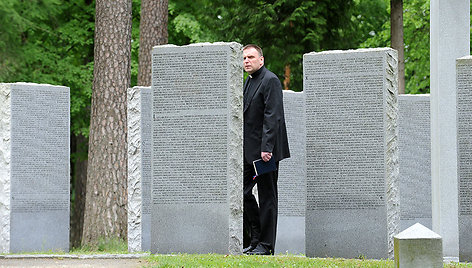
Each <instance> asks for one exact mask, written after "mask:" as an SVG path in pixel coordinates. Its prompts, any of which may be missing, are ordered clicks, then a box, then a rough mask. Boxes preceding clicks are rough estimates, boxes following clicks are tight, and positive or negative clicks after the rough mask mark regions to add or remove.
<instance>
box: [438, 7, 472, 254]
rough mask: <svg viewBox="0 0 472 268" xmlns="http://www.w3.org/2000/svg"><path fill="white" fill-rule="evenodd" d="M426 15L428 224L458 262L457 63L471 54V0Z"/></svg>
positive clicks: (446, 251) (445, 252) (447, 251)
mask: <svg viewBox="0 0 472 268" xmlns="http://www.w3.org/2000/svg"><path fill="white" fill-rule="evenodd" d="M430 17H431V23H430V24H431V27H430V28H431V30H430V59H431V62H430V70H431V76H430V80H431V90H430V92H431V180H432V182H431V191H432V199H431V200H432V223H433V231H434V232H436V233H438V234H439V235H440V236H441V237H442V239H443V244H442V245H443V250H444V258H445V259H446V260H449V261H458V257H459V224H458V216H459V212H458V207H459V205H458V194H457V189H458V181H457V164H458V163H457V132H456V131H457V126H456V124H457V118H456V113H457V112H456V107H457V103H456V59H457V58H460V57H464V56H466V55H469V54H470V0H431V1H430Z"/></svg>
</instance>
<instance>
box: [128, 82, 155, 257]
mask: <svg viewBox="0 0 472 268" xmlns="http://www.w3.org/2000/svg"><path fill="white" fill-rule="evenodd" d="M127 102H128V120H127V122H128V250H129V251H130V252H136V251H149V250H151V203H150V201H151V119H152V98H151V87H133V88H129V89H128V96H127Z"/></svg>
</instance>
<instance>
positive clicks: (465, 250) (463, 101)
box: [456, 56, 472, 262]
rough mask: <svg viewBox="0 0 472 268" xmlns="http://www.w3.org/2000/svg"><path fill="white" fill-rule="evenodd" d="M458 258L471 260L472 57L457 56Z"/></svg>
mask: <svg viewBox="0 0 472 268" xmlns="http://www.w3.org/2000/svg"><path fill="white" fill-rule="evenodd" d="M456 68H457V164H458V165H457V176H458V184H459V188H458V189H459V260H460V261H467V262H471V261H472V243H471V241H472V232H471V230H472V135H471V134H472V57H471V56H466V57H462V58H459V59H457V61H456Z"/></svg>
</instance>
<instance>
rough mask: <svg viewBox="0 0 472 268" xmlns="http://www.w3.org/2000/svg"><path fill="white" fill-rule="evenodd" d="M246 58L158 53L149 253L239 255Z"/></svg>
mask: <svg viewBox="0 0 472 268" xmlns="http://www.w3.org/2000/svg"><path fill="white" fill-rule="evenodd" d="M241 62H242V51H241V45H239V44H237V43H217V44H194V45H190V46H184V47H177V46H169V45H166V46H157V47H155V48H154V49H153V84H152V96H153V97H152V100H153V104H152V107H153V108H152V109H153V114H152V158H151V160H152V194H151V196H152V201H151V202H152V210H151V224H152V228H151V229H152V230H151V251H152V252H158V253H172V252H186V253H209V252H213V253H234V254H236V253H240V252H241V244H242V240H241V238H242V106H241V100H242V63H241Z"/></svg>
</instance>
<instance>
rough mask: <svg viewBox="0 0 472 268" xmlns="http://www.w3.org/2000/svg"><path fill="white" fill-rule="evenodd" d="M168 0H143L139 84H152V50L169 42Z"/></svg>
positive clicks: (140, 29)
mask: <svg viewBox="0 0 472 268" xmlns="http://www.w3.org/2000/svg"><path fill="white" fill-rule="evenodd" d="M168 11H169V2H168V0H142V1H141V22H140V26H139V66H138V85H140V86H151V51H152V47H153V46H157V45H163V44H167V36H168V35H167V20H168V13H169V12H168Z"/></svg>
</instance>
